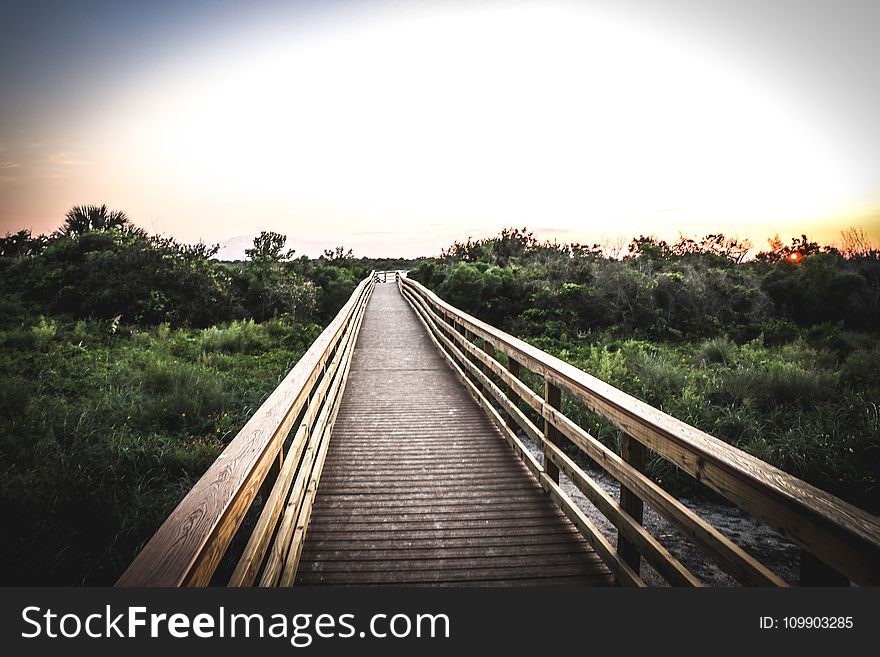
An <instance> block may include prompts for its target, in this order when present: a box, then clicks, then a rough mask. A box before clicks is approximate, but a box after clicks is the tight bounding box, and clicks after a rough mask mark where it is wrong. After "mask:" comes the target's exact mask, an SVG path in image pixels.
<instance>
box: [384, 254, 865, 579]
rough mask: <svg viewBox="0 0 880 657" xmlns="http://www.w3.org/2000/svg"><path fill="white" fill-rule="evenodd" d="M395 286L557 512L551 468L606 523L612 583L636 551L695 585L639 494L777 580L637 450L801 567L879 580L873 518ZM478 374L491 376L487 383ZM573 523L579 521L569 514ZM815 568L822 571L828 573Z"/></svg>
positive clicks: (759, 574) (414, 290)
mask: <svg viewBox="0 0 880 657" xmlns="http://www.w3.org/2000/svg"><path fill="white" fill-rule="evenodd" d="M397 282H398V286H399V287H400V290H401V292H402V293H403V294H404V296H405V297H406V298H407V299H408V301H409V302H410V304H411V305H412V306H413V308H414V310H415V311H416V313H417V315H418V316H419V318H420V320H421V321H422V323H423V324H424V325H425V326H426V328H428V330H429V334H430V335H431V337H432V339H434V341H435V342H436V343H437V345H438V347H441V351H442V352H443V353H444V355H446V357H447V359H448V360H450V362H451V363H452V364H453V366H454V368H455V369H457V370H458V371H459V373H460V377H464V372H465V371H467V372H468V373H469V374H470V376H471V378H472V380H474V381H476V382H477V384H473V383H471V382H470V380H468V379H467V378H466V377H464V380H465V382H466V383H468V384H470V386H469V387H470V388H471V389H472V390H471V391H472V392H473V393H474V394H475V395H476V396H477V397H478V401H480V402H481V404H482V405H483V406H484V408H486V409H487V412H489V413H490V416H493V419H494V420H495V421H496V424H497V425H499V428H500V429H501V430H502V433H503V434H504V435H505V438H507V439H508V441H511V443H512V444H514V443H518V445H516V444H514V446H515V447H516V448H517V451H518V452H519V453H521V454H522V452H525V454H526V455H528V458H525V460H526V464H527V465H529V467H530V468H532V469H533V471H534V470H535V468H538V470H537V471H536V474H537V476H538V478H539V480H540V481H541V483H542V485H543V486H544V487H545V489H547V490H548V492H549V493H550V494H551V495H552V496H553V497H554V498H556V499H557V501H559V502H560V505H561V506H562V508H563V510H564V511H565V512H566V513H567V514H569V517H572V516H573V515H574V516H577V509H571V508H567V507H568V506H569V504H570V500H566V499H565V497H564V496H565V493H564V492H563V491H562V489H561V488H560V487H559V485H558V472H559V470H560V469H561V470H562V471H563V472H565V473H566V474H567V476H568V477H569V478H570V479H571V481H572V483H574V484H575V485H576V486H578V487H579V488H580V489H581V490H582V491H583V492H584V494H585V495H586V496H587V498H588V499H590V500H591V501H592V502H593V503H594V504H595V505H596V506H597V508H599V510H600V511H602V512H603V513H604V514H605V515H606V517H608V518H609V520H611V522H612V523H613V524H614V525H615V526H616V527H617V529H618V532H619V537H620V538H619V545H618V550H615V551H613V553H611V554H608V555H604V554H602V552H603V550H597V551H599V553H600V556H603V558H605V560H606V563H608V559H609V558H610V559H611V560H612V563H610V564H609V566H610V567H611V568H612V571H614V572H615V573H616V574H617V575H618V580H620V575H621V568H620V561H621V560H622V561H623V562H625V563H627V564H629V565H630V566H631V567H632V570H633V571H634V573H635V574H637V573H638V568H639V554H641V555H642V556H644V557H645V558H646V559H647V560H648V561H649V563H651V564H652V565H653V566H655V568H657V569H658V571H659V572H661V574H663V575H664V576H665V577H666V578H667V579H668V580H669V581H670V582H671V583H683V584H695V583H697V582H695V581H694V578H692V577H691V576H690V573H687V571H685V570H684V569H683V567H681V564H679V563H678V562H676V561H673V560H670V559H669V557H670V556H671V555H669V554H668V553H664V551H663V550H662V549H661V548H662V546H659V544H657V543H656V541H654V540H653V539H652V537H650V536H646V535H645V534H646V532H644V531H643V528H642V529H640V527H641V520H642V518H641V516H642V505H643V502H648V503H649V504H650V505H651V506H652V507H653V508H654V509H655V510H656V511H657V512H658V513H659V514H660V515H662V516H664V517H665V518H666V519H667V520H669V521H670V522H671V523H672V524H673V525H674V526H676V527H677V528H678V529H679V530H681V531H682V532H683V533H684V534H685V535H686V536H688V537H689V538H691V539H692V540H693V541H694V542H695V543H697V544H698V545H699V546H700V547H701V548H703V549H704V550H705V551H706V552H708V553H709V554H711V555H712V556H713V557H714V558H715V559H716V560H717V561H718V562H719V564H720V565H721V566H722V567H723V568H724V569H725V570H727V571H728V572H729V573H731V574H732V575H733V576H734V577H736V578H737V579H738V580H739V581H741V582H744V583H750V584H771V585H784V584H785V583H784V581H783V580H782V579H781V578H779V577H778V576H777V575H775V574H774V573H772V572H770V571H769V570H768V569H767V568H766V567H765V566H764V565H763V564H760V563H759V562H757V561H756V560H755V559H754V558H753V557H751V556H750V555H748V554H747V553H746V552H744V551H743V550H742V549H741V548H739V547H738V546H736V545H735V544H733V543H732V542H731V541H730V540H729V539H727V538H726V537H725V536H723V535H722V534H721V533H720V532H718V531H717V530H716V529H715V528H713V527H712V526H711V525H709V524H708V523H706V522H705V521H704V520H702V519H701V518H699V517H698V516H697V515H696V514H694V513H693V512H692V511H690V510H689V509H688V508H687V507H685V506H684V505H682V504H681V503H680V502H679V501H678V500H676V499H675V498H674V497H672V496H671V495H669V494H668V493H667V492H666V491H664V490H663V489H662V488H660V487H659V486H658V485H657V484H656V483H655V482H653V481H652V480H651V479H650V478H648V477H646V476H645V475H644V474H643V472H642V470H643V468H644V460H645V450H646V449H650V450H652V451H654V452H655V453H656V454H658V455H660V456H662V457H664V458H666V459H667V460H669V461H670V462H672V463H673V464H674V465H675V466H677V467H678V468H679V469H681V470H683V471H684V472H687V473H689V474H690V475H692V476H694V477H696V479H698V480H699V481H701V482H702V483H704V484H705V485H707V486H709V487H710V488H711V489H713V490H715V491H717V492H718V493H720V494H721V495H723V496H724V497H726V498H727V499H728V500H730V501H731V502H733V503H734V504H736V505H738V506H740V507H741V508H743V509H745V510H746V511H748V512H750V513H752V514H753V515H754V516H756V517H757V518H759V519H760V520H762V521H764V522H765V523H767V524H768V525H769V526H771V527H773V528H775V529H777V530H779V531H780V532H781V533H782V534H783V535H785V536H786V537H787V538H789V539H790V540H792V541H793V542H795V543H797V544H798V545H800V546H801V547H802V548H803V550H804V553H802V573H803V570H804V563H805V560H806V562H811V560H813V559H815V560H818V562H821V563H822V564H826V566H825V567H826V568H829V567H830V568H831V569H833V571H836V572H837V573H840V574H842V575H843V577H845V578H846V579H848V580H851V581H853V582H856V583H859V584H869V585H877V584H880V518H877V517H876V516H874V515H872V514H870V513H868V512H866V511H864V510H862V509H859V508H858V507H855V506H853V505H851V504H849V503H847V502H844V501H843V500H841V499H839V498H837V497H835V496H833V495H831V494H830V493H827V492H826V491H823V490H820V489H819V488H816V487H815V486H812V485H810V484H808V483H806V482H804V481H802V480H800V479H798V478H797V477H794V476H792V475H789V474H788V473H786V472H783V471H782V470H780V469H778V468H776V467H774V466H772V465H770V464H768V463H766V462H764V461H761V460H760V459H757V458H755V457H754V456H751V455H750V454H747V453H745V452H743V451H742V450H739V449H737V448H735V447H733V446H732V445H729V444H728V443H725V442H723V441H721V440H719V439H717V438H715V437H713V436H711V435H709V434H707V433H705V432H703V431H700V430H699V429H696V428H695V427H692V426H690V425H688V424H686V423H684V422H681V421H680V420H677V419H675V418H673V417H671V416H669V415H667V414H666V413H663V412H662V411H660V410H658V409H656V408H654V407H652V406H650V405H648V404H646V403H644V402H642V401H639V400H638V399H636V398H634V397H632V396H630V395H628V394H626V393H624V392H623V391H621V390H618V389H617V388H614V387H613V386H611V385H609V384H607V383H605V382H603V381H600V380H599V379H597V378H595V377H593V376H591V375H589V374H587V373H585V372H583V371H581V370H579V369H577V368H575V367H573V366H572V365H570V364H568V363H565V362H564V361H562V360H560V359H558V358H556V357H554V356H551V355H549V354H547V353H545V352H543V351H541V350H539V349H537V348H535V347H533V346H531V345H529V344H527V343H525V342H523V341H522V340H519V339H518V338H515V337H513V336H511V335H509V334H507V333H505V332H503V331H500V330H498V329H497V328H495V327H493V326H491V325H489V324H487V323H485V322H483V321H481V320H479V319H477V318H475V317H473V316H471V315H469V314H467V313H465V312H463V311H461V310H459V309H457V308H455V307H454V306H452V305H450V304H448V303H446V302H445V301H443V300H441V299H440V298H439V297H437V295H435V294H434V293H433V292H431V291H430V290H428V289H427V288H425V287H424V286H423V285H421V284H420V283H418V282H417V281H413V280H412V279H409V278H407V276H406V274H405V273H403V272H398V276H397ZM476 339H479V340H481V341H482V343H483V347H482V348H480V347H479V346H478V345H477V344H476V341H475V340H476ZM489 346H491V347H492V348H493V349H494V350H495V351H496V353H501V354H504V355H505V356H506V359H507V361H508V364H507V366H505V365H503V364H502V363H501V361H500V360H498V359H497V357H496V356H493V355H492V354H490V353H488V350H489V349H488V348H489ZM521 367H524V368H527V369H528V370H531V371H532V372H534V373H535V374H537V375H539V376H541V377H543V378H544V382H545V394H544V397H543V398H542V397H540V396H539V395H537V394H535V393H534V391H532V389H531V388H529V387H528V386H526V385H525V384H524V383H523V382H522V381H521V379H520V376H519V372H520V368H521ZM490 375H494V376H495V377H496V380H499V381H500V383H499V384H496V381H495V380H493V379H492V378H491V376H490ZM561 391H565V392H566V393H567V394H568V395H570V396H571V397H572V398H573V399H575V400H577V401H579V402H582V403H583V404H584V405H585V406H586V407H587V408H589V409H590V410H592V411H594V412H596V413H597V414H599V415H601V416H602V417H604V418H606V419H608V420H610V421H611V422H612V423H614V424H615V425H616V426H617V427H618V428H620V429H621V430H622V431H623V432H624V434H625V437H624V453H623V455H618V454H616V453H615V452H613V451H612V450H610V449H609V448H608V447H606V446H605V445H603V444H602V443H601V442H599V441H598V440H597V439H596V438H594V437H593V436H591V435H590V434H589V433H588V432H586V431H585V430H584V429H582V428H581V427H579V426H578V425H577V424H575V423H574V422H572V421H571V420H570V419H569V418H567V417H566V416H565V415H563V413H562V412H561V410H560V392H561ZM490 398H492V399H493V400H494V401H495V403H496V404H497V406H500V407H501V409H503V413H504V415H505V417H502V416H501V415H500V414H499V413H498V412H497V411H496V410H495V408H494V407H493V406H492V405H491V403H490V402H489V399H490ZM520 401H522V402H525V403H526V404H527V405H528V406H530V407H531V408H532V409H533V410H535V411H536V412H537V413H538V414H539V416H540V417H541V418H542V419H543V421H544V428H543V431H541V430H540V429H539V428H538V427H536V426H535V425H534V424H533V423H532V422H531V420H529V419H528V417H527V416H526V415H525V414H524V413H523V412H522V411H521V409H520V408H519V402H520ZM517 431H522V432H524V433H525V434H526V435H528V436H529V437H531V438H532V439H534V440H536V442H537V443H538V444H539V445H540V446H541V447H542V449H543V452H544V466H543V467H542V466H541V465H539V464H538V463H537V461H536V460H535V459H534V458H533V457H531V455H530V454H528V451H527V449H526V448H525V447H524V445H522V443H520V442H519V438H518V435H517ZM561 437H564V438H567V439H568V440H570V441H571V443H573V444H574V445H576V446H577V447H578V448H579V449H580V450H581V451H582V452H583V453H585V454H586V455H587V456H589V457H590V458H591V459H592V460H594V461H595V462H596V463H598V464H599V465H600V466H602V467H603V468H604V469H605V470H606V471H607V472H608V473H609V474H611V475H612V476H613V477H615V478H616V479H617V480H618V481H619V482H620V484H621V500H620V503H617V502H615V501H614V500H611V499H610V498H609V497H608V496H607V495H606V494H605V493H604V492H603V491H602V489H601V488H600V487H599V486H598V484H596V482H594V481H593V480H592V479H591V478H590V477H589V476H588V475H587V473H586V472H584V471H583V470H582V469H581V468H580V467H579V466H578V465H577V464H576V463H575V462H574V461H573V460H572V459H570V458H569V457H568V456H567V455H566V454H565V452H564V451H563V450H562V449H561V448H560V447H561V440H560V438H561ZM530 461H531V462H530ZM572 519H573V520H574V517H572ZM575 524H576V525H578V526H579V527H580V524H579V523H578V521H575ZM594 530H595V528H594V527H593V528H589V527H588V528H586V531H585V530H584V528H582V531H585V536H587V538H588V539H589V540H591V541H594V546H595V545H596V542H595V541H601V537H596V536H590V535H589V534H591V533H593V532H594ZM603 549H604V550H605V551H607V547H605V546H603ZM633 550H636V551H635V553H633ZM633 554H634V558H633ZM623 574H624V575H626V573H625V572H624V573H623ZM824 574H825V575H829V572H826V573H824ZM830 574H831V575H832V576H833V575H834V573H830ZM841 579H843V578H841ZM834 581H835V582H838V581H839V580H836V579H835V580H834Z"/></svg>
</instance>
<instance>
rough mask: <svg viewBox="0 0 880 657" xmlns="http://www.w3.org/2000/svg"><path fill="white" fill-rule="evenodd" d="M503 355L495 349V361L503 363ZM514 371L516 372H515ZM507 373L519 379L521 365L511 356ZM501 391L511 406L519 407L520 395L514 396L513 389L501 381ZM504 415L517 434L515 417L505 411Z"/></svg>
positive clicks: (517, 428) (506, 421)
mask: <svg viewBox="0 0 880 657" xmlns="http://www.w3.org/2000/svg"><path fill="white" fill-rule="evenodd" d="M503 353H504V352H503V351H501V350H500V349H495V360H497V361H498V362H499V363H500V362H501V355H502V354H503ZM514 370H516V371H515V372H514ZM507 371H508V372H510V373H511V374H512V375H513V376H515V377H517V378H519V363H517V362H516V361H515V360H513V358H511V357H510V356H508V357H507ZM501 390H502V392H504V396H505V397H507V399H509V400H510V403H511V404H513V405H514V406H519V404H518V403H517V402H518V401H519V395H514V394H513V388H511V387H510V386H509V385H508V384H507V383H505V382H504V381H503V380H502V381H501ZM503 415H504V422H505V423H506V424H507V426H508V427H510V429H511V431H513V433H516V432H517V431H518V430H519V424H518V423H517V421H516V420H514V419H513V415H511V414H510V413H508V412H507V411H504V413H503Z"/></svg>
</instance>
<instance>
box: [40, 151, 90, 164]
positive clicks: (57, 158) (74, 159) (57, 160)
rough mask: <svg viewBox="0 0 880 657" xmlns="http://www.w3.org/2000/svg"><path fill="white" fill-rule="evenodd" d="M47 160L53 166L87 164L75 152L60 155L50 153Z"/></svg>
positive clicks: (61, 152)
mask: <svg viewBox="0 0 880 657" xmlns="http://www.w3.org/2000/svg"><path fill="white" fill-rule="evenodd" d="M46 159H47V160H48V161H49V162H50V163H52V164H65V165H75V164H85V161H84V160H81V159H79V157H78V156H77V154H76V153H74V152H73V151H60V152H58V153H50V154H49V155H48V157H47V158H46Z"/></svg>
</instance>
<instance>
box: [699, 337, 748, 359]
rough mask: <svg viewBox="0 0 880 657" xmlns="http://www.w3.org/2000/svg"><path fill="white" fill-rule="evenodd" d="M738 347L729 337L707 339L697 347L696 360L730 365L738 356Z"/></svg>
mask: <svg viewBox="0 0 880 657" xmlns="http://www.w3.org/2000/svg"><path fill="white" fill-rule="evenodd" d="M737 351H738V348H737V346H736V344H734V343H733V342H732V341H731V340H730V339H729V338H727V337H720V338H712V339H710V340H706V341H705V342H704V343H703V344H701V345H700V347H699V348H698V349H697V353H696V356H695V360H696V362H698V363H701V364H709V365H730V364H731V363H733V361H734V359H735V358H736V354H737Z"/></svg>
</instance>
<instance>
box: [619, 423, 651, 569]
mask: <svg viewBox="0 0 880 657" xmlns="http://www.w3.org/2000/svg"><path fill="white" fill-rule="evenodd" d="M620 452H621V453H620V455H621V457H622V458H623V460H624V461H626V462H627V463H629V464H630V465H631V466H632V467H634V468H635V469H636V470H638V471H639V472H644V471H645V462H646V460H647V456H648V450H647V449H646V448H645V446H644V445H643V444H642V443H640V442H639V441H638V440H636V439H635V438H633V437H632V436H628V435H626V434H624V436H623V442H622V443H621V446H620ZM620 506H621V508H622V509H623V510H624V511H625V512H626V513H628V514H629V515H630V516H632V518H633V520H635V521H636V522H637V523H639V524H640V525H641V524H642V520H643V519H644V510H645V504H644V502H642V498H640V497H639V496H638V495H636V494H635V493H634V492H633V491H631V490H630V489H629V488H627V487H626V486H621V487H620ZM617 551H618V552H619V553H620V556H621V557H622V558H623V560H624V561H626V563H627V564H629V566H630V568H632V569H633V570H634V571H635V572H636V574H639V572H640V570H641V562H642V557H641V554H640V553H639V551H638V548H636V546H635V545H633V544H632V543H630V542H629V541H628V540H627V539H626V538H625V537H624V536H623V535H622V534H619V533H618V535H617Z"/></svg>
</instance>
